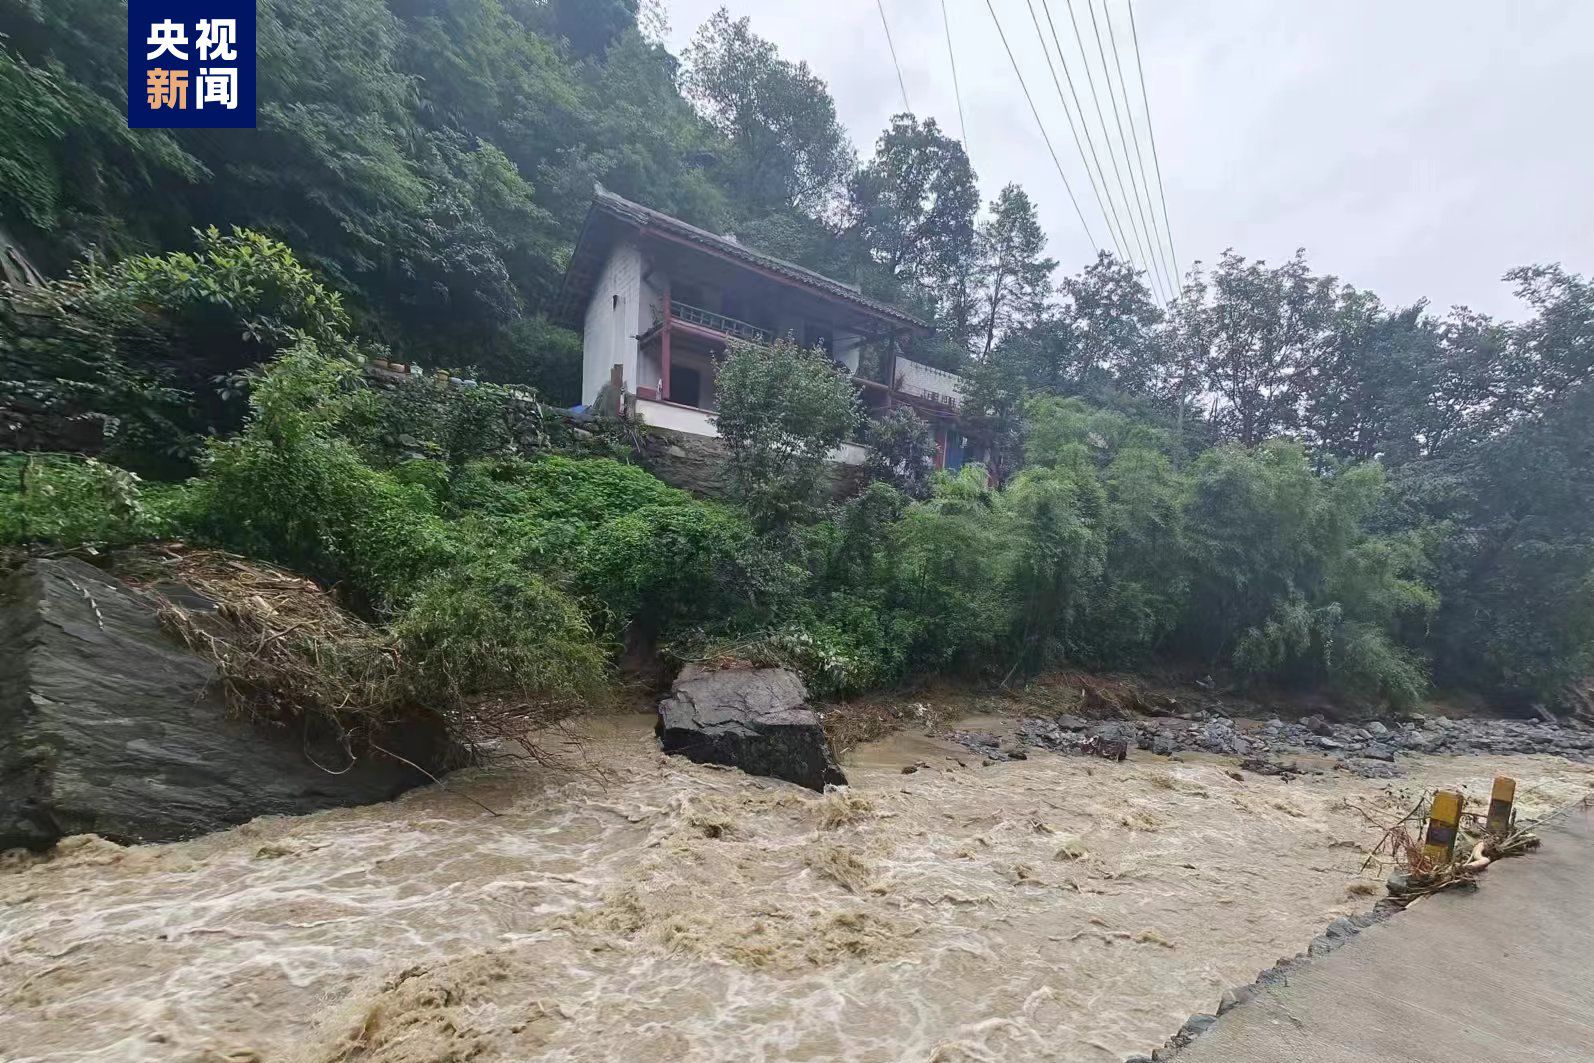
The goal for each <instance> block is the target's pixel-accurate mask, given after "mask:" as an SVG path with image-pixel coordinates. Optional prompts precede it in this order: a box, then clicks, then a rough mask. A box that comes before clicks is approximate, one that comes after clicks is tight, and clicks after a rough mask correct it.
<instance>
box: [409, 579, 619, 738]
mask: <svg viewBox="0 0 1594 1063" xmlns="http://www.w3.org/2000/svg"><path fill="white" fill-rule="evenodd" d="M410 599H411V601H410V604H409V605H408V607H406V608H405V609H404V611H403V612H402V613H400V614H399V616H398V617H397V618H396V619H395V621H394V623H393V635H394V638H395V640H396V643H397V646H398V650H399V653H400V655H401V657H402V659H403V662H404V672H403V675H404V682H405V685H406V687H407V688H408V690H409V692H410V696H411V697H412V698H414V699H415V700H417V701H419V702H420V703H421V704H427V705H434V706H444V707H446V708H445V712H446V713H447V714H448V715H449V716H450V717H451V718H452V719H451V722H457V726H456V728H455V729H456V730H457V731H459V732H462V733H468V734H474V735H477V736H485V737H491V736H492V735H493V734H494V731H495V729H496V730H499V731H501V732H502V733H503V734H505V735H514V734H524V727H523V726H521V725H520V724H519V723H518V722H517V721H523V720H524V718H525V717H528V716H530V717H532V718H534V719H554V718H557V717H559V716H562V715H565V714H567V713H569V712H571V711H573V710H575V709H577V708H579V707H581V706H583V705H584V704H586V703H588V702H590V701H591V700H593V699H595V698H597V697H599V696H600V695H601V691H602V687H603V683H604V680H605V679H606V677H607V662H606V660H605V656H604V650H603V647H602V646H601V644H600V643H599V642H598V640H597V637H596V635H595V634H594V632H593V630H592V628H591V627H590V626H589V625H588V623H587V619H586V616H585V613H584V611H583V610H582V608H581V607H580V605H579V604H578V603H577V602H576V601H575V600H573V599H572V598H570V597H569V596H568V595H566V594H564V593H563V592H561V591H560V590H558V589H557V588H555V587H554V586H552V585H551V584H549V583H548V582H547V581H546V580H545V579H543V578H542V577H540V576H538V575H536V574H535V573H531V572H527V571H526V570H524V569H521V568H517V567H515V566H512V565H508V564H504V563H502V562H501V561H497V560H494V559H490V558H489V559H481V560H479V561H475V562H473V563H470V564H465V565H458V566H454V567H451V568H446V569H441V570H439V571H437V572H435V573H433V574H431V575H429V576H426V577H425V578H423V579H421V580H420V581H418V582H417V584H416V585H415V586H414V588H413V593H412V594H411V595H410ZM495 721H496V722H495Z"/></svg>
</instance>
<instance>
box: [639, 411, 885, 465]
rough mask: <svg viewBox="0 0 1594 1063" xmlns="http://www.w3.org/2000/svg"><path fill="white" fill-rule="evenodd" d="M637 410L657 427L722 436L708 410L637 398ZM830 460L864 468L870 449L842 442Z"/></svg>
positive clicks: (650, 423) (647, 421)
mask: <svg viewBox="0 0 1594 1063" xmlns="http://www.w3.org/2000/svg"><path fill="white" fill-rule="evenodd" d="M636 409H637V413H639V414H641V415H642V420H643V422H644V423H646V424H649V425H652V426H653V427H655V428H669V429H673V430H674V431H677V432H685V433H687V434H688V435H694V436H709V437H711V438H717V437H718V436H719V434H720V432H719V428H718V427H716V426H715V424H714V415H713V414H711V413H709V412H707V411H705V410H694V409H692V408H690V407H688V406H677V405H675V404H674V403H673V402H654V401H653V400H652V399H637V400H636ZM830 460H831V461H833V462H835V463H836V464H838V465H864V464H867V463H868V461H869V449H868V448H867V447H862V446H859V445H858V444H857V443H843V444H841V446H839V447H837V448H836V449H835V450H833V451H831V452H830Z"/></svg>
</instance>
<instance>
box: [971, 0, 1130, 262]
mask: <svg viewBox="0 0 1594 1063" xmlns="http://www.w3.org/2000/svg"><path fill="white" fill-rule="evenodd" d="M985 9H986V10H987V11H989V12H990V13H991V21H992V22H994V23H996V34H997V36H999V37H1001V38H1002V49H1003V50H1004V51H1006V52H1007V61H1008V62H1009V63H1011V64H1012V65H1013V73H1014V74H1015V75H1017V76H1018V87H1019V88H1021V89H1023V90H1024V99H1025V100H1026V101H1027V102H1028V103H1029V111H1030V114H1033V115H1034V116H1035V124H1036V125H1037V126H1039V127H1040V131H1041V139H1042V140H1044V141H1046V150H1047V151H1048V152H1050V153H1051V156H1052V165H1053V166H1055V167H1057V176H1058V177H1060V178H1062V180H1063V190H1064V191H1066V192H1067V193H1068V201H1069V202H1070V203H1072V204H1073V205H1074V213H1075V214H1076V215H1078V216H1079V225H1080V228H1082V229H1084V230H1085V237H1086V238H1087V239H1088V240H1089V241H1090V245H1091V246H1092V247H1096V248H1099V247H1101V244H1100V243H1098V242H1097V240H1096V237H1095V236H1094V235H1092V234H1091V231H1090V223H1089V222H1087V221H1086V220H1085V212H1084V211H1082V210H1080V209H1079V200H1078V199H1077V198H1076V197H1075V196H1074V186H1073V185H1071V184H1069V183H1068V175H1067V174H1065V173H1063V164H1062V163H1061V162H1059V161H1058V160H1057V151H1056V149H1054V148H1053V147H1052V138H1051V137H1050V136H1048V135H1047V133H1046V123H1045V122H1043V121H1041V113H1040V111H1039V110H1037V109H1036V107H1035V99H1034V97H1032V96H1031V95H1030V94H1029V86H1028V85H1026V84H1025V83H1024V74H1023V72H1022V71H1021V70H1019V68H1018V60H1017V59H1015V58H1014V57H1013V49H1012V46H1011V45H1009V44H1008V43H1007V34H1006V33H1005V32H1004V31H1003V29H1002V20H1001V19H999V18H997V17H996V8H995V7H993V6H992V5H991V0H985Z"/></svg>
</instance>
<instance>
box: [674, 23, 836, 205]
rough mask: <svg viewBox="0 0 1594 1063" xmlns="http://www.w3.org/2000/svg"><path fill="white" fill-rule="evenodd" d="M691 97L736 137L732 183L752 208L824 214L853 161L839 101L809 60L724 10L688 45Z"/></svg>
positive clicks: (732, 143) (741, 199) (723, 131)
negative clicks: (787, 53) (794, 58)
mask: <svg viewBox="0 0 1594 1063" xmlns="http://www.w3.org/2000/svg"><path fill="white" fill-rule="evenodd" d="M684 58H685V60H686V71H685V74H684V76H683V77H682V80H681V84H682V88H683V89H684V90H685V92H686V95H687V98H688V99H690V100H691V101H692V102H693V103H694V104H696V105H697V108H698V110H699V111H700V113H702V115H703V116H704V117H705V118H707V119H708V121H709V122H710V124H712V125H713V126H714V128H715V129H717V130H718V131H719V133H720V134H721V135H722V136H723V137H724V138H725V139H726V141H728V142H729V145H730V154H731V158H730V160H729V170H730V176H731V184H732V186H733V188H734V189H735V191H736V196H737V199H738V200H739V202H740V203H741V205H742V207H743V208H744V210H746V211H747V212H748V213H750V214H756V213H758V212H768V211H771V210H775V209H778V208H783V207H784V208H795V209H798V210H802V211H808V212H816V211H818V210H820V209H821V208H823V207H824V206H825V205H826V204H828V203H830V202H831V201H832V200H833V199H834V197H835V196H836V194H837V193H838V192H839V191H840V188H841V185H842V182H843V181H844V180H845V179H846V177H847V175H848V174H849V173H850V172H851V170H852V166H853V159H854V156H853V151H852V145H851V144H850V143H849V142H848V140H847V134H846V131H845V130H844V129H842V127H841V123H840V122H839V121H838V120H837V119H836V103H835V101H834V100H832V99H831V98H830V90H829V89H828V88H827V87H826V85H825V83H824V82H823V81H821V80H820V79H819V77H818V76H817V75H815V74H814V72H813V71H812V70H811V69H809V66H808V64H807V63H793V62H791V61H790V60H787V59H783V58H781V55H780V52H779V50H778V49H776V47H775V45H774V44H772V43H771V42H769V41H767V40H765V39H764V38H762V37H760V36H758V35H757V34H755V33H754V32H753V30H752V25H751V23H750V22H749V20H748V19H746V18H739V19H736V20H734V21H733V20H732V19H731V16H730V14H729V12H727V11H726V10H725V9H724V8H720V9H719V10H718V11H716V12H715V13H714V14H713V15H712V16H710V18H709V20H708V21H707V22H705V23H703V25H702V26H700V27H699V28H698V31H697V35H696V36H695V37H694V38H693V39H692V43H691V45H690V46H689V47H688V48H687V49H686V53H685V56H684Z"/></svg>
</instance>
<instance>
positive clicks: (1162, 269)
mask: <svg viewBox="0 0 1594 1063" xmlns="http://www.w3.org/2000/svg"><path fill="white" fill-rule="evenodd" d="M1101 15H1102V18H1104V19H1106V20H1107V40H1108V41H1109V42H1110V43H1111V44H1112V63H1113V67H1114V68H1115V69H1116V70H1117V71H1118V92H1119V94H1120V95H1122V96H1123V98H1124V114H1125V116H1126V117H1127V118H1128V119H1129V142H1130V143H1131V144H1133V145H1134V146H1135V161H1136V162H1138V163H1139V164H1140V186H1139V187H1140V188H1142V189H1144V190H1145V202H1146V204H1147V206H1149V207H1150V209H1151V220H1150V222H1149V223H1147V221H1146V215H1145V211H1144V210H1142V211H1141V214H1140V221H1141V224H1143V225H1149V228H1150V230H1151V231H1150V233H1149V238H1150V240H1151V242H1152V244H1153V245H1155V246H1153V248H1152V250H1153V251H1154V252H1155V257H1153V259H1152V265H1153V266H1154V267H1155V269H1156V271H1157V272H1158V273H1160V274H1162V287H1163V291H1164V292H1167V291H1170V290H1172V286H1171V285H1170V284H1169V283H1168V276H1167V272H1168V271H1167V267H1166V264H1165V263H1164V262H1163V261H1162V250H1163V248H1162V237H1161V236H1159V235H1158V233H1157V208H1156V207H1155V206H1154V205H1152V204H1151V182H1149V181H1147V180H1146V161H1145V159H1144V158H1143V157H1142V155H1141V152H1140V134H1139V133H1138V132H1137V131H1136V130H1135V109H1134V108H1133V107H1131V106H1130V105H1129V82H1128V81H1126V80H1125V79H1124V64H1123V56H1122V53H1121V52H1119V51H1118V34H1117V33H1116V32H1115V31H1114V30H1113V24H1112V9H1111V8H1110V7H1108V6H1107V0H1102V4H1101ZM1090 20H1091V23H1092V24H1094V23H1095V21H1096V16H1095V13H1094V9H1092V14H1091V16H1090ZM1096 42H1097V44H1098V45H1099V44H1100V43H1101V31H1100V30H1097V31H1096ZM1104 65H1105V64H1104ZM1107 80H1108V88H1109V89H1110V88H1111V87H1112V86H1111V82H1112V78H1110V77H1109V78H1108V79H1107ZM1113 109H1114V112H1115V113H1116V111H1117V104H1116V103H1114V104H1113ZM1124 163H1125V165H1126V166H1129V167H1130V169H1129V173H1130V178H1131V180H1132V179H1133V177H1134V167H1133V165H1132V164H1130V162H1129V152H1128V150H1127V149H1126V150H1125V151H1124ZM1140 204H1141V199H1140V196H1139V195H1138V194H1137V195H1136V197H1135V206H1136V207H1137V208H1139V207H1140Z"/></svg>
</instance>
